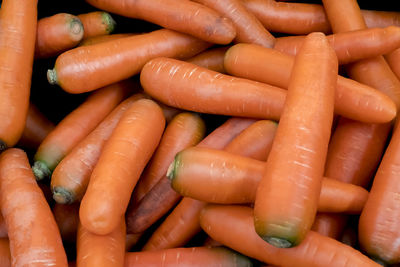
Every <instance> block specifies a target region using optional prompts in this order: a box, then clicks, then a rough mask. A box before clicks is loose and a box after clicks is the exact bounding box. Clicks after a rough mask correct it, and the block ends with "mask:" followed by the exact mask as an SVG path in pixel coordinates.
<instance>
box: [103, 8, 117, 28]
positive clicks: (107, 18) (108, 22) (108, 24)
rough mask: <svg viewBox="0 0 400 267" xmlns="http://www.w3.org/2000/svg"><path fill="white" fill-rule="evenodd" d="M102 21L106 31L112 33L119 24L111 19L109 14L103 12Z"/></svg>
mask: <svg viewBox="0 0 400 267" xmlns="http://www.w3.org/2000/svg"><path fill="white" fill-rule="evenodd" d="M102 21H103V23H104V24H105V25H106V31H107V32H108V33H111V32H113V31H114V29H115V25H116V24H117V23H116V22H115V20H114V19H113V18H112V17H111V15H110V14H109V13H107V12H103V14H102Z"/></svg>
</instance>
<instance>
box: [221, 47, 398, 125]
mask: <svg viewBox="0 0 400 267" xmlns="http://www.w3.org/2000/svg"><path fill="white" fill-rule="evenodd" d="M293 64H294V57H293V56H290V55H287V54H284V53H281V52H279V51H277V50H274V49H268V48H265V47H261V46H257V45H252V44H237V45H234V46H232V47H231V48H230V49H229V50H228V51H227V52H226V54H225V60H224V66H225V69H226V71H227V72H228V73H230V74H232V75H235V76H238V77H243V78H247V79H251V80H255V81H259V82H263V83H268V84H271V85H274V86H279V87H281V88H288V85H289V80H290V75H291V73H292V68H293ZM392 100H393V99H392ZM392 100H391V99H390V98H389V97H388V96H387V95H385V94H384V93H382V92H379V91H377V90H375V88H372V87H370V86H367V85H364V84H362V83H359V82H356V81H354V80H352V79H348V78H345V77H343V76H340V75H339V76H337V87H336V90H335V112H336V114H338V115H342V116H344V117H348V118H351V119H353V120H359V121H364V122H371V123H382V122H389V121H391V120H392V119H393V118H394V117H395V116H396V107H395V105H394V103H393V101H392Z"/></svg>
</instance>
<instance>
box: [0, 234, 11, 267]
mask: <svg viewBox="0 0 400 267" xmlns="http://www.w3.org/2000/svg"><path fill="white" fill-rule="evenodd" d="M0 266H2V267H11V255H10V244H9V242H8V238H0Z"/></svg>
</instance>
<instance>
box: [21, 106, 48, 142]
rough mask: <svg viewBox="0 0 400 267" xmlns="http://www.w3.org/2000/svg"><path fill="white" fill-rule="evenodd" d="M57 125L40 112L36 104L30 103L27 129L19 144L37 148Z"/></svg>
mask: <svg viewBox="0 0 400 267" xmlns="http://www.w3.org/2000/svg"><path fill="white" fill-rule="evenodd" d="M54 127H55V125H54V123H53V122H51V121H50V120H49V119H47V118H46V116H45V115H44V114H43V113H42V112H40V110H39V109H38V108H37V106H36V105H34V104H33V103H30V104H29V109H28V115H27V117H26V123H25V129H24V131H23V132H22V136H21V138H20V139H19V141H18V143H17V146H21V147H23V148H29V149H37V148H38V147H39V145H40V144H41V143H42V141H43V140H44V138H45V137H46V136H47V135H48V134H49V133H50V132H51V131H52V130H53V129H54Z"/></svg>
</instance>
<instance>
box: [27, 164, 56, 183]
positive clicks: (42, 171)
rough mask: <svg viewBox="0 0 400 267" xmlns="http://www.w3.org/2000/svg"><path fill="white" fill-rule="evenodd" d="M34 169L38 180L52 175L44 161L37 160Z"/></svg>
mask: <svg viewBox="0 0 400 267" xmlns="http://www.w3.org/2000/svg"><path fill="white" fill-rule="evenodd" d="M32 171H33V174H34V175H35V177H36V180H38V181H40V180H43V179H44V178H47V177H50V175H51V171H50V169H49V167H47V165H46V163H44V162H43V161H35V163H34V164H33V167H32Z"/></svg>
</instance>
